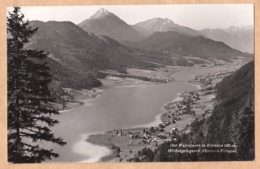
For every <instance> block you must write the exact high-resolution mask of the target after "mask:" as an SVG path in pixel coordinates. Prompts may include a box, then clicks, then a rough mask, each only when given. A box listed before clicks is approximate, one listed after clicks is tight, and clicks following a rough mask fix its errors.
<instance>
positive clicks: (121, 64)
mask: <svg viewBox="0 0 260 169" xmlns="http://www.w3.org/2000/svg"><path fill="white" fill-rule="evenodd" d="M30 25H31V26H32V28H37V27H38V28H39V29H38V32H37V34H35V35H34V36H33V37H32V38H31V41H30V43H28V44H27V46H26V48H33V49H40V50H44V51H46V52H48V53H49V55H48V59H47V62H48V63H49V65H50V67H51V72H52V75H53V76H54V79H55V80H57V81H60V82H61V85H62V87H72V88H91V87H94V86H99V85H100V84H101V83H100V82H99V81H98V80H97V78H98V76H97V73H98V71H100V70H105V69H112V70H116V71H118V72H122V73H126V68H142V69H153V68H156V67H158V66H159V64H163V65H173V63H174V62H173V60H172V59H171V58H170V57H169V56H167V55H164V54H161V53H156V52H149V51H144V50H140V49H134V48H130V47H126V46H123V45H121V44H120V43H118V42H117V41H115V40H113V39H111V38H109V37H107V36H95V35H94V34H92V33H88V32H85V31H84V30H82V29H81V28H80V27H78V26H77V25H75V24H73V23H72V22H55V21H49V22H41V21H31V22H30Z"/></svg>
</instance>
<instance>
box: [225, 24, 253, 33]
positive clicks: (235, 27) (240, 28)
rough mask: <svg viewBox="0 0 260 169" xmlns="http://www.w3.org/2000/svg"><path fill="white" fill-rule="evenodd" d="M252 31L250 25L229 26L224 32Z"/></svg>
mask: <svg viewBox="0 0 260 169" xmlns="http://www.w3.org/2000/svg"><path fill="white" fill-rule="evenodd" d="M250 29H253V26H252V25H248V26H244V25H240V26H230V27H229V28H227V29H225V31H228V32H231V31H241V30H250Z"/></svg>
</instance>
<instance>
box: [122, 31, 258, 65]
mask: <svg viewBox="0 0 260 169" xmlns="http://www.w3.org/2000/svg"><path fill="white" fill-rule="evenodd" d="M125 44H126V45H129V46H132V47H137V48H140V49H145V50H150V51H157V52H164V53H170V54H172V55H173V56H194V57H200V58H205V59H210V58H215V59H220V60H226V61H228V60H232V59H233V58H235V57H237V56H246V57H249V56H251V57H252V56H253V55H250V54H246V53H242V52H240V51H238V50H235V49H232V48H231V47H229V46H227V45H226V44H224V43H223V42H217V41H214V40H211V39H207V38H204V37H203V36H197V37H192V36H187V35H183V34H180V33H178V32H175V31H168V32H155V33H153V34H152V35H150V36H148V37H146V38H144V39H142V40H141V41H138V42H136V43H129V42H128V43H125Z"/></svg>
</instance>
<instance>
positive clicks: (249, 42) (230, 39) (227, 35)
mask: <svg viewBox="0 0 260 169" xmlns="http://www.w3.org/2000/svg"><path fill="white" fill-rule="evenodd" d="M200 32H201V33H203V34H204V36H207V37H208V38H210V39H212V40H215V41H221V42H224V43H225V44H227V45H229V46H230V47H232V48H234V49H237V50H240V51H242V52H248V53H254V27H253V26H252V25H250V26H242V25H241V26H237V27H235V26H231V27H229V28H227V29H203V30H201V31H200Z"/></svg>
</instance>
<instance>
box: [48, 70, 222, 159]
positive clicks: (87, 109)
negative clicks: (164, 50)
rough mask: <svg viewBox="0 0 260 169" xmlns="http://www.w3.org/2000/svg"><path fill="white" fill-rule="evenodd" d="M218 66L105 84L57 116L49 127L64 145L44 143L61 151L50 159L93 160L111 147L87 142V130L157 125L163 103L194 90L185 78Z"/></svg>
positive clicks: (107, 152)
mask: <svg viewBox="0 0 260 169" xmlns="http://www.w3.org/2000/svg"><path fill="white" fill-rule="evenodd" d="M217 70H220V69H219V68H204V69H195V70H188V71H180V72H177V73H175V74H174V75H173V76H172V77H174V78H175V79H176V80H177V81H176V82H173V83H167V84H154V85H146V86H117V87H108V88H105V89H104V92H103V93H102V94H101V95H100V96H98V97H97V98H95V99H91V100H85V101H84V102H85V105H84V106H81V107H78V108H75V109H71V110H68V111H65V112H63V113H62V114H61V115H59V116H57V117H56V118H57V119H58V120H59V121H60V123H59V124H58V125H56V126H54V127H53V128H51V130H52V131H53V132H54V133H55V135H56V136H59V137H61V138H63V139H64V140H65V141H66V142H67V145H65V146H64V147H60V146H56V145H55V146H54V147H53V145H52V144H46V146H47V147H52V148H54V151H55V152H57V153H58V154H60V157H59V158H56V159H53V160H52V161H51V162H82V161H88V162H95V161H98V160H99V158H101V157H102V156H104V155H106V154H107V155H108V154H109V153H110V150H109V149H108V148H106V147H100V146H96V145H93V144H91V143H88V142H86V139H87V138H88V136H89V135H90V134H94V133H101V132H106V131H109V130H113V129H123V128H132V127H137V126H146V127H148V126H157V125H158V124H159V122H160V118H159V117H160V116H159V115H160V114H161V113H163V112H164V109H163V106H164V105H165V104H166V103H167V102H170V101H172V100H173V99H174V98H176V97H177V94H178V93H182V92H184V91H192V90H196V89H197V86H195V85H192V84H189V83H187V82H185V81H187V80H189V79H192V78H193V77H194V76H195V75H198V74H203V73H208V72H213V71H217Z"/></svg>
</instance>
